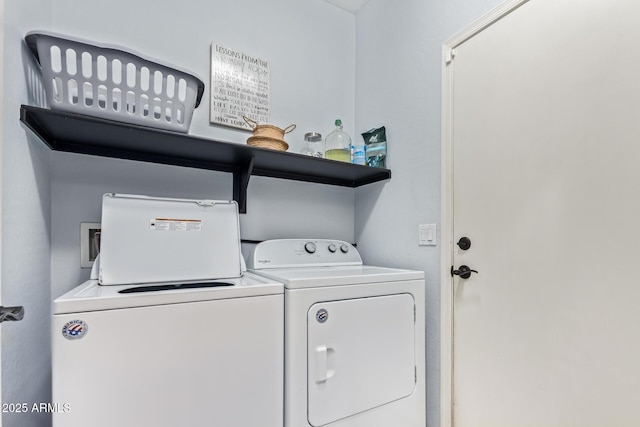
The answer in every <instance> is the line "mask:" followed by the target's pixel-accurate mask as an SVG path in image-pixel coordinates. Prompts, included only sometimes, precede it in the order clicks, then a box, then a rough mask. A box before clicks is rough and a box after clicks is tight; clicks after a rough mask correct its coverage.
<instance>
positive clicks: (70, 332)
mask: <svg viewBox="0 0 640 427" xmlns="http://www.w3.org/2000/svg"><path fill="white" fill-rule="evenodd" d="M88 330H89V326H87V324H86V323H85V322H83V321H82V320H72V321H70V322H67V323H66V324H65V325H64V326H63V327H62V336H63V337H65V338H66V339H68V340H77V339H80V338H82V337H84V336H85V335H86V334H87V331H88Z"/></svg>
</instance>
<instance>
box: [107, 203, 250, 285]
mask: <svg viewBox="0 0 640 427" xmlns="http://www.w3.org/2000/svg"><path fill="white" fill-rule="evenodd" d="M239 227H240V226H239V218H238V206H237V203H236V202H234V201H228V200H193V199H171V198H161V197H149V196H141V195H131V194H115V193H107V194H105V195H104V196H103V198H102V235H101V243H100V258H101V260H100V270H99V281H100V284H102V285H125V284H130V283H139V284H143V283H157V282H174V281H185V282H186V281H208V280H216V279H222V278H234V277H240V276H241V265H240V264H241V262H240V258H241V255H240V228H239Z"/></svg>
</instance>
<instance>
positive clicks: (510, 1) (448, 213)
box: [440, 0, 532, 427]
mask: <svg viewBox="0 0 640 427" xmlns="http://www.w3.org/2000/svg"><path fill="white" fill-rule="evenodd" d="M529 1H532V0H507V1H505V2H504V3H502V4H500V5H498V6H497V7H495V8H494V9H492V10H490V11H489V12H487V13H486V14H485V15H483V16H482V17H480V18H479V19H477V20H476V21H474V22H473V23H472V24H470V25H469V26H468V27H466V28H465V29H463V30H461V31H460V32H458V33H457V34H455V35H454V36H452V37H451V38H449V39H447V40H446V41H445V42H444V44H443V45H442V107H441V108H442V122H441V129H442V130H441V133H442V134H441V147H440V149H441V153H440V154H441V159H440V161H441V166H440V168H441V169H440V170H441V172H440V173H441V177H440V182H441V188H440V192H441V195H440V200H441V219H440V222H441V224H440V228H441V230H442V238H441V245H440V427H454V413H453V409H454V408H453V351H454V349H453V315H454V306H453V304H454V295H453V281H452V278H451V266H452V265H453V264H452V263H453V250H454V239H455V236H454V235H453V86H454V81H453V67H452V66H451V65H452V64H453V63H454V61H455V54H456V48H457V47H458V46H460V45H461V44H463V43H464V42H466V41H467V40H469V39H470V38H472V37H473V36H475V35H476V34H478V33H480V32H482V31H483V30H485V29H486V28H488V27H489V26H491V25H493V24H494V23H496V22H497V21H499V20H500V19H502V18H504V17H505V16H507V15H509V14H510V13H511V12H513V11H514V10H516V9H518V8H519V7H520V6H522V5H524V4H525V3H527V2H529Z"/></svg>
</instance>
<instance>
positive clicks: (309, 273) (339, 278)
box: [255, 265, 424, 289]
mask: <svg viewBox="0 0 640 427" xmlns="http://www.w3.org/2000/svg"><path fill="white" fill-rule="evenodd" d="M255 272H256V273H257V274H260V275H261V276H265V277H268V278H271V279H273V280H277V281H279V282H282V283H284V286H285V288H287V289H302V288H318V287H328V286H344V285H363V284H372V283H385V282H400V281H407V280H424V272H423V271H414V270H402V269H396V268H385V267H374V266H369V265H357V266H336V267H306V268H304V267H303V268H273V269H263V270H255Z"/></svg>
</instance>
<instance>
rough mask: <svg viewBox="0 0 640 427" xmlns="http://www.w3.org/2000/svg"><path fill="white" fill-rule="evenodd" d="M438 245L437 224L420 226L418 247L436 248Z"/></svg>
mask: <svg viewBox="0 0 640 427" xmlns="http://www.w3.org/2000/svg"><path fill="white" fill-rule="evenodd" d="M437 243H438V237H437V233H436V225H435V224H419V225H418V245H420V246H435V245H436V244H437Z"/></svg>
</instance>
